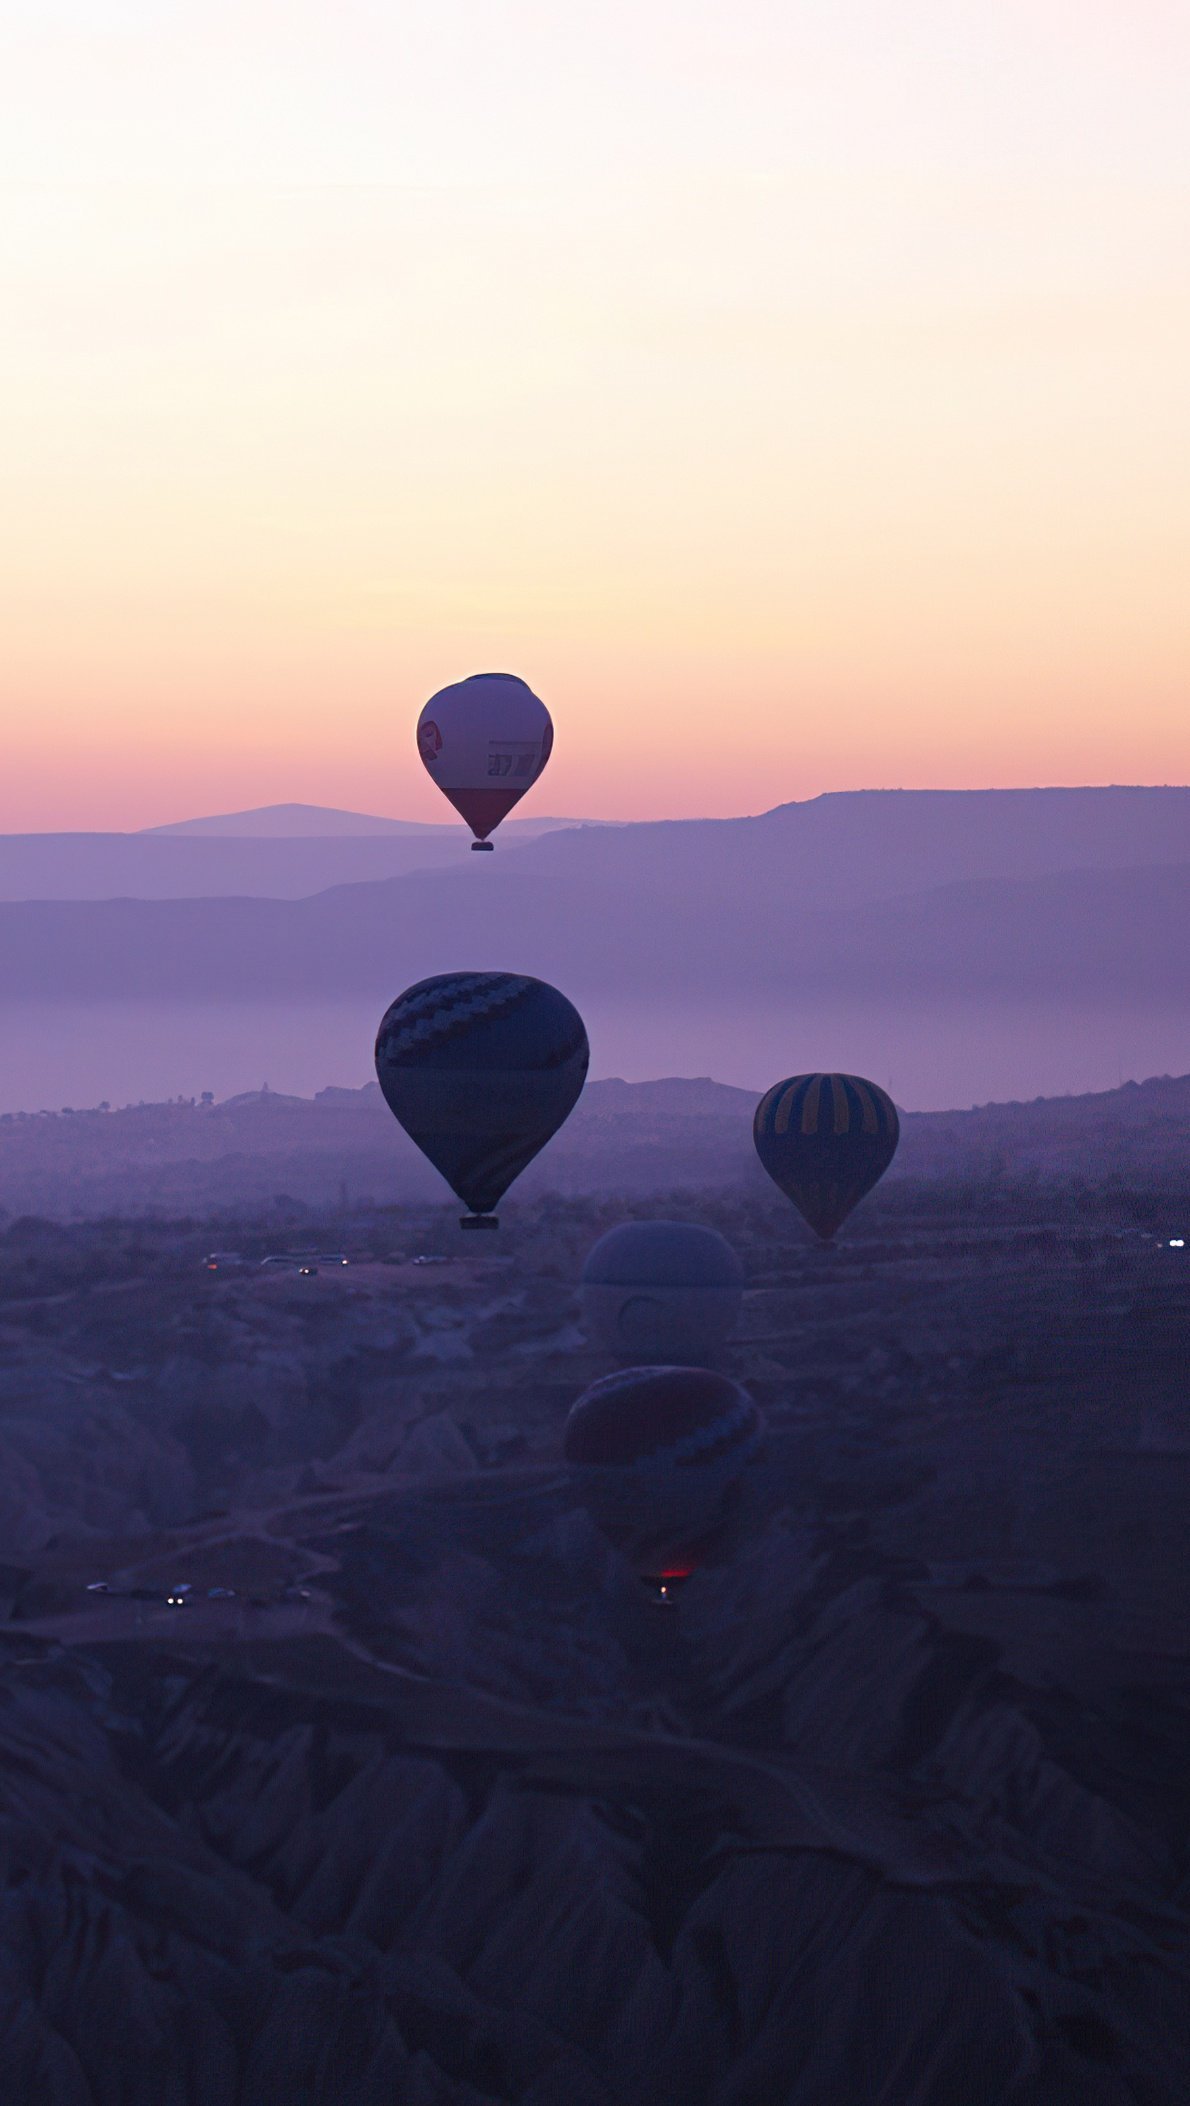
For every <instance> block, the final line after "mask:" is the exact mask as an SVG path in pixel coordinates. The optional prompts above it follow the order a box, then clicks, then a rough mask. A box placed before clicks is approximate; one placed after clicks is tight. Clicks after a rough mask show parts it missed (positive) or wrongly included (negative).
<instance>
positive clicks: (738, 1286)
mask: <svg viewBox="0 0 1190 2106" xmlns="http://www.w3.org/2000/svg"><path fill="white" fill-rule="evenodd" d="M742 1298H743V1268H742V1266H741V1264H740V1261H739V1259H738V1258H737V1256H736V1254H735V1252H734V1251H733V1249H732V1247H731V1245H730V1243H728V1242H727V1241H726V1240H725V1238H724V1237H722V1236H720V1235H719V1234H718V1233H717V1232H716V1230H714V1229H710V1228H705V1227H703V1226H702V1225H701V1224H699V1223H697V1222H689V1221H625V1222H621V1223H620V1224H619V1226H618V1227H616V1228H614V1229H609V1231H608V1233H607V1235H606V1236H601V1237H600V1239H599V1242H598V1243H596V1244H595V1246H594V1248H593V1249H592V1250H591V1252H590V1253H589V1255H588V1257H587V1261H586V1264H585V1265H584V1267H583V1280H582V1305H583V1319H584V1323H585V1326H586V1329H587V1333H588V1336H589V1337H591V1338H592V1339H594V1340H595V1341H596V1342H597V1343H598V1344H600V1345H602V1346H603V1347H604V1348H605V1349H606V1350H607V1351H608V1352H609V1353H614V1354H616V1355H617V1356H618V1357H619V1358H621V1359H623V1360H626V1361H637V1362H646V1361H657V1362H662V1363H664V1362H692V1363H696V1364H697V1363H699V1362H701V1361H704V1360H706V1359H707V1358H709V1357H710V1356H711V1355H712V1354H714V1353H715V1352H716V1350H717V1349H718V1348H719V1347H720V1346H721V1345H722V1344H723V1342H724V1340H725V1339H726V1338H728V1337H729V1336H730V1333H731V1330H732V1327H733V1325H734V1323H735V1321H736V1318H737V1316H738V1315H739V1311H740V1303H741V1301H742Z"/></svg>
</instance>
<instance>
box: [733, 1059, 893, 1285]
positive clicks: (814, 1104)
mask: <svg viewBox="0 0 1190 2106" xmlns="http://www.w3.org/2000/svg"><path fill="white" fill-rule="evenodd" d="M900 1130H901V1129H900V1122H899V1121H898V1118H897V1108H896V1106H895V1104H894V1103H893V1101H892V1098H891V1097H890V1096H888V1095H887V1094H886V1092H885V1091H884V1090H882V1089H880V1088H878V1086H877V1085H876V1083H874V1082H866V1081H865V1080H864V1078H863V1076H862V1075H791V1076H790V1077H789V1078H788V1079H787V1080H786V1081H785V1082H777V1083H774V1085H773V1087H772V1089H771V1090H769V1091H768V1092H767V1094H766V1095H765V1096H763V1097H762V1098H761V1100H760V1103H759V1104H758V1105H757V1107H756V1118H755V1121H754V1124H753V1129H752V1131H753V1138H754V1140H755V1142H756V1153H757V1155H758V1156H759V1157H760V1160H761V1162H762V1163H763V1164H764V1167H765V1169H766V1170H767V1171H768V1174H769V1176H770V1177H771V1178H772V1180H773V1183H774V1184H775V1185H778V1186H779V1187H780V1189H781V1191H782V1192H784V1194H785V1196H786V1198H787V1199H791V1200H792V1201H793V1204H794V1206H795V1207H796V1208H797V1210H798V1212H799V1214H801V1215H802V1216H803V1218H804V1219H805V1220H806V1221H808V1222H809V1224H810V1227H811V1228H812V1229H813V1231H814V1233H815V1235H816V1236H820V1237H821V1238H822V1240H823V1242H824V1243H829V1242H830V1240H831V1238H832V1237H833V1235H834V1234H835V1231H836V1229H838V1228H839V1227H840V1226H841V1225H842V1223H843V1222H844V1221H845V1220H846V1219H847V1216H848V1215H849V1214H850V1212H851V1210H852V1208H853V1207H855V1206H858V1204H859V1202H860V1200H861V1199H862V1198H863V1196H864V1194H865V1192H870V1191H871V1189H872V1187H873V1185H874V1184H877V1183H878V1182H879V1180H880V1179H881V1178H882V1177H883V1175H884V1173H885V1171H886V1170H887V1168H888V1166H889V1164H890V1163H891V1161H892V1159H893V1156H894V1155H895V1154H896V1151H897V1141H898V1139H899V1138H900Z"/></svg>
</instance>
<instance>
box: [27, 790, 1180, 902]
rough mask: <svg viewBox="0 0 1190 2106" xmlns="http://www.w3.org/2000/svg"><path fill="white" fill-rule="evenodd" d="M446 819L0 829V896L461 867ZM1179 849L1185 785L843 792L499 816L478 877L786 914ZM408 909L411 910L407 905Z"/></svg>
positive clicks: (332, 880)
mask: <svg viewBox="0 0 1190 2106" xmlns="http://www.w3.org/2000/svg"><path fill="white" fill-rule="evenodd" d="M468 848H469V842H468V836H467V830H466V828H465V827H464V826H463V825H462V824H461V823H456V822H453V821H444V822H443V824H442V825H440V826H434V825H427V824H423V823H421V822H415V821H412V820H392V819H373V818H370V817H368V816H367V815H364V814H360V813H350V812H347V813H343V812H335V811H332V810H329V809H327V810H323V809H322V808H320V807H315V806H306V805H277V806H266V807H263V808H262V809H261V810H260V811H258V812H246V813H229V814H225V815H223V816H221V817H215V818H211V819H196V820H182V821H179V822H176V823H175V824H172V825H170V826H166V827H160V828H151V829H148V830H146V831H144V832H142V833H136V834H9V835H0V902H2V901H4V900H12V901H17V900H101V899H183V898H191V899H193V898H227V897H244V898H268V899H305V898H311V897H312V896H313V895H314V894H316V893H319V892H323V891H326V890H328V889H330V888H332V887H334V886H336V885H343V884H360V883H365V884H368V883H377V882H381V881H383V880H386V879H389V878H395V877H401V876H407V875H409V874H410V873H412V872H414V871H427V870H443V871H452V870H453V871H455V872H456V873H462V872H464V871H465V870H466V868H467V866H468V864H469V861H470V858H469V855H468ZM1186 860H1190V789H1186V788H1179V787H1174V788H1152V789H1143V788H1116V789H1091V790H1083V789H1069V790H1062V789H1059V790H1050V789H1047V790H860V791H840V792H832V793H829V794H827V795H824V796H821V797H815V798H811V799H809V800H807V801H806V802H804V803H800V804H783V805H777V806H776V807H775V808H774V809H773V810H772V811H769V812H764V813H761V814H759V815H758V816H757V817H755V818H739V819H673V820H655V821H632V822H624V823H614V824H613V823H610V822H607V821H599V822H596V821H574V820H567V819H554V818H549V817H544V816H543V817H540V818H538V817H536V816H530V817H528V818H525V819H516V818H513V819H510V820H508V821H507V822H506V823H505V825H504V826H503V827H502V828H501V830H500V833H499V836H498V837H497V853H496V855H495V856H493V857H492V858H490V859H489V858H486V857H485V858H484V859H483V862H484V864H485V866H486V870H485V876H486V882H487V884H488V885H489V887H494V886H495V885H496V884H498V883H499V882H500V880H501V878H502V876H503V875H504V874H505V873H506V872H507V873H510V874H511V873H513V872H521V873H524V874H525V875H526V876H529V877H533V878H537V879H540V880H544V881H545V882H546V883H548V885H549V886H550V887H554V886H561V887H563V888H564V891H565V890H568V889H570V888H573V887H574V886H578V885H581V888H582V897H583V899H584V900H585V901H586V902H587V904H588V907H589V908H591V909H594V910H595V911H596V912H599V913H602V912H603V911H604V902H605V900H607V901H608V903H609V905H610V907H611V910H612V912H613V913H615V912H617V911H619V907H618V905H617V900H618V901H619V902H620V903H622V902H623V900H624V898H625V897H626V896H627V895H631V894H634V893H635V894H639V893H641V892H644V891H647V892H648V893H649V894H650V895H656V896H657V897H658V898H661V899H667V900H670V901H672V902H674V903H675V904H680V903H681V902H682V901H686V902H693V901H694V900H696V899H697V900H699V901H702V900H705V899H706V898H707V897H708V896H710V898H711V900H712V902H714V901H715V899H716V898H717V897H718V895H719V894H720V892H721V891H722V889H723V887H724V885H725V884H726V885H727V886H728V887H729V888H732V887H734V888H736V889H738V888H739V886H740V885H741V884H742V883H746V884H747V885H748V886H749V887H750V889H751V891H752V893H753V894H754V895H764V894H766V893H776V894H779V895H783V896H785V897H786V899H787V908H788V911H789V912H790V914H791V915H794V916H796V915H797V914H799V913H801V912H802V911H803V910H804V909H805V907H806V906H809V905H813V906H823V907H828V908H844V907H848V906H854V905H860V904H864V903H869V902H873V901H877V900H887V899H892V898H895V897H897V896H899V895H901V894H906V893H912V892H919V891H926V890H929V889H931V888H932V887H935V886H937V885H941V884H946V883H950V882H953V881H956V880H961V879H964V878H971V879H975V878H997V877H1005V878H1009V877H1027V876H1042V875H1045V874H1047V873H1050V872H1054V871H1058V870H1075V869H1104V868H1127V867H1129V866H1131V867H1134V868H1138V867H1141V866H1143V865H1146V864H1155V863H1171V862H1184V861H1186ZM418 911H421V909H420V904H419V908H418Z"/></svg>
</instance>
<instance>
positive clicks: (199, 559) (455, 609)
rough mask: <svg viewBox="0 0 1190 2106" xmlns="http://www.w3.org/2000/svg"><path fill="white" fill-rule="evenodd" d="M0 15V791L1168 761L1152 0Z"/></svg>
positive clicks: (567, 787)
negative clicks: (542, 753) (486, 749)
mask: <svg viewBox="0 0 1190 2106" xmlns="http://www.w3.org/2000/svg"><path fill="white" fill-rule="evenodd" d="M0 22H2V23H3V25H4V44H5V47H6V49H5V57H4V61H3V76H4V86H3V88H0V99H2V101H3V104H4V117H3V123H2V124H0V170H2V172H3V181H4V192H5V209H4V212H3V215H2V216H0V286H2V299H3V326H2V328H0V462H2V464H3V468H2V474H3V490H4V503H3V507H2V513H0V616H2V620H3V632H4V658H3V681H4V702H5V718H6V723H7V725H8V727H9V729H8V736H7V737H6V739H5V742H4V767H3V770H2V771H0V828H4V829H5V830H18V829H26V828H28V829H34V828H37V829H40V828H52V827H99V828H105V827H135V826H141V825H150V824H154V823H157V822H161V821H165V820H169V819H174V818H179V817H184V816H187V815H188V814H191V813H195V812H201V811H220V810H230V809H234V808H236V807H240V806H246V805H255V804H263V803H272V802H279V801H283V800H290V799H299V800H303V801H307V802H316V803H326V804H334V805H347V806H354V807H356V808H359V809H363V810H368V811H380V812H388V813H394V814H397V815H401V816H407V817H413V818H418V817H420V818H441V817H445V816H447V813H446V810H445V808H444V807H443V806H442V805H441V803H440V801H439V800H438V799H437V796H436V793H435V792H434V790H433V789H432V787H431V785H430V784H429V783H428V781H427V780H426V779H425V778H424V777H423V775H422V772H421V769H420V766H419V764H418V761H417V759H416V755H415V751H414V745H413V726H414V723H415V720H416V717H417V713H418V710H419V708H420V706H421V703H422V701H423V700H424V698H425V697H426V695H427V694H429V693H430V691H431V690H432V689H434V688H436V687H439V686H441V685H442V684H443V683H444V682H446V681H449V680H454V679H457V678H460V677H461V676H462V675H464V674H466V673H468V672H472V671H482V670H488V669H505V670H510V671H514V672H518V673H521V674H522V675H523V676H524V677H525V678H526V679H528V680H529V681H530V682H531V684H532V685H533V686H534V687H535V688H536V689H537V691H538V692H539V693H540V694H541V695H542V696H543V698H544V699H545V700H546V701H547V702H548V704H549V706H550V708H551V710H552V711H553V714H554V717H555V722H556V724H557V734H558V735H557V746H556V750H555V757H554V760H553V762H552V763H551V767H550V772H549V775H548V777H547V779H546V781H545V782H544V783H543V784H542V786H541V788H540V790H538V791H537V792H535V793H534V799H533V808H536V809H538V810H549V811H555V812H568V813H575V814H591V815H595V816H611V817H636V816H645V815H663V816H669V815H676V814H681V813H689V812H743V811H755V810H761V809H763V808H765V807H766V806H768V805H771V804H773V803H776V802H779V801H781V800H783V799H786V798H793V797H806V796H812V795H815V794H816V793H818V792H819V791H822V790H829V789H843V788H854V787H859V786H884V785H898V784H902V785H955V786H966V785H986V784H1022V783H1036V782H1045V783H1054V782H1064V783H1076V782H1078V783H1099V782H1111V781H1116V782H1173V781H1185V780H1186V779H1187V776H1188V774H1190V619H1188V617H1187V577H1188V575H1190V124H1188V123H1187V119H1186V96H1187V79H1188V78H1190V8H1188V7H1187V6H1186V5H1185V4H1184V0H1132V4H1131V5H1129V6H1127V7H1125V6H1123V5H1120V4H1118V0H1061V4H1059V0H996V4H995V5H992V6H989V5H987V4H986V0H984V4H981V5H979V6H975V5H968V4H966V0H898V4H892V0H880V4H877V0H829V4H827V0H813V4H810V0H734V4H733V5H732V6H731V7H727V6H725V5H724V4H723V0H680V4H679V0H603V4H602V5H601V6H600V7H599V8H598V9H596V8H586V7H579V6H567V5H566V4H565V0H562V4H559V0H548V4H547V0H503V4H499V0H487V4H484V0H373V4H361V0H335V4H334V5H333V6H332V5H330V4H329V0H321V4H317V5H315V4H312V0H275V4H269V5H266V4H263V0H236V4H235V5H224V4H223V0H204V4H203V5H202V6H197V5H190V4H187V0H173V4H170V5H165V6H163V5H161V4H160V0H154V4H149V0H103V4H102V5H99V4H98V0H35V4H34V0H0Z"/></svg>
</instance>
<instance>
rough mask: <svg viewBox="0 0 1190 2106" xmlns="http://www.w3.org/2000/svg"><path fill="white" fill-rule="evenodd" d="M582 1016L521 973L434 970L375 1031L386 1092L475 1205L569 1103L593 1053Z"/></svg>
mask: <svg viewBox="0 0 1190 2106" xmlns="http://www.w3.org/2000/svg"><path fill="white" fill-rule="evenodd" d="M589 1057H590V1056H589V1050H588V1046H587V1034H586V1031H585V1029H584V1027H583V1020H582V1018H581V1016H580V1015H579V1013H578V1011H577V1009H576V1008H575V1007H574V1005H573V1003H571V1002H568V1001H567V999H566V997H565V995H562V994H559V993H558V990H557V988H556V987H549V986H547V984H546V982H545V981H544V980H531V979H530V978H529V977H528V975H527V974H523V973H439V974H438V975H437V976H436V977H435V978H434V979H432V980H419V981H418V982H417V985H416V986H415V987H407V988H406V990H405V992H404V994H403V995H398V997H397V999H396V1001H395V1002H394V1003H393V1005H392V1007H391V1008H390V1009H389V1010H387V1011H386V1013H385V1016H384V1019H383V1021H382V1023H381V1026H380V1030H379V1032H378V1033H377V1036H376V1074H377V1076H378V1078H379V1081H380V1087H381V1089H382V1090H383V1092H384V1098H385V1102H386V1104H387V1105H388V1108H389V1110H390V1111H391V1112H392V1114H393V1116H394V1118H396V1119H397V1120H399V1122H400V1124H401V1125H402V1126H403V1127H404V1129H405V1131H406V1133H407V1134H408V1135H409V1138H410V1140H412V1141H415V1142H416V1143H417V1146H418V1147H419V1148H420V1149H421V1152H422V1154H423V1155H425V1156H427V1157H428V1158H429V1160H430V1162H432V1163H433V1165H434V1168H435V1169H436V1170H440V1171H441V1172H442V1175H443V1177H444V1178H445V1179H446V1182H447V1184H448V1185H449V1186H450V1187H451V1190H452V1191H454V1192H455V1193H457V1195H458V1197H459V1198H460V1199H461V1200H462V1202H463V1204H464V1206H466V1207H469V1208H470V1210H471V1213H470V1216H469V1217H468V1218H467V1219H466V1220H465V1221H464V1223H463V1226H464V1227H465V1228H478V1227H480V1226H483V1227H485V1228H486V1227H491V1228H494V1227H495V1226H496V1223H495V1220H494V1218H493V1216H492V1209H493V1208H494V1207H495V1206H497V1205H498V1204H499V1201H500V1200H501V1198H502V1197H503V1195H504V1193H505V1192H506V1191H507V1190H508V1187H509V1185H510V1184H511V1183H512V1181H513V1179H514V1178H517V1177H519V1176H520V1174H521V1171H522V1170H523V1169H524V1168H525V1166H526V1164H527V1163H531V1162H532V1160H533V1157H534V1156H535V1155H537V1154H538V1153H539V1151H540V1150H541V1149H542V1148H544V1147H545V1144H546V1142H547V1141H548V1140H550V1139H551V1138H552V1136H553V1135H554V1134H555V1133H556V1132H557V1131H558V1128H559V1127H560V1126H561V1124H562V1122H563V1120H564V1119H565V1118H567V1116H568V1115H569V1113H570V1112H571V1111H573V1109H574V1106H575V1105H576V1103H577V1102H578V1099H579V1096H580V1094H581V1092H582V1087H583V1083H584V1081H585V1080H586V1074H587V1062H588V1059H589Z"/></svg>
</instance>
